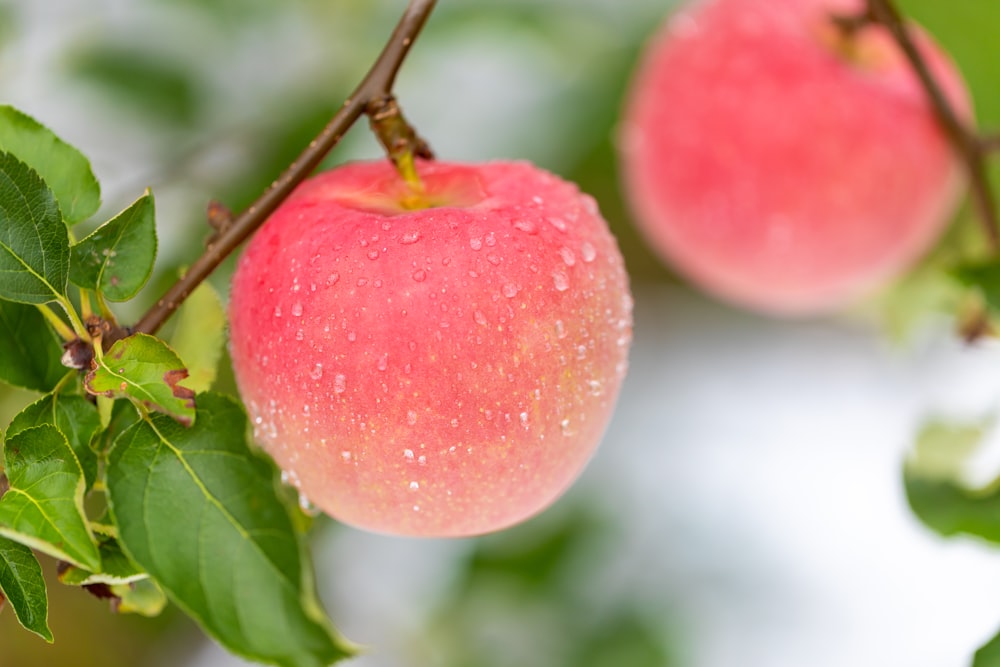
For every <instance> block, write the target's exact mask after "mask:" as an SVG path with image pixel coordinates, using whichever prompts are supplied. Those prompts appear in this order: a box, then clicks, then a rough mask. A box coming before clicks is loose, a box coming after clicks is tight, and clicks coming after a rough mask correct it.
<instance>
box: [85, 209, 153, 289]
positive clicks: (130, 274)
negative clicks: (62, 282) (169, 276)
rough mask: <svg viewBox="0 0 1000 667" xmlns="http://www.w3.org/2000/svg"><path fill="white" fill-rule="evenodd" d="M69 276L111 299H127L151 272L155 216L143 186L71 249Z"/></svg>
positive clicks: (147, 278) (139, 287)
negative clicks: (140, 193) (134, 197)
mask: <svg viewBox="0 0 1000 667" xmlns="http://www.w3.org/2000/svg"><path fill="white" fill-rule="evenodd" d="M70 252H71V257H72V261H71V262H70V271H69V279H70V280H72V281H73V282H74V283H75V284H77V285H79V286H80V287H84V288H86V289H91V290H96V291H99V292H101V293H102V294H104V296H105V297H106V298H107V299H109V300H111V301H127V300H128V299H131V298H132V297H133V296H135V295H136V293H138V291H139V290H140V289H142V286H143V285H145V284H146V281H147V280H149V276H150V275H151V274H152V273H153V262H154V260H155V259H156V217H155V207H154V203H153V195H152V194H151V193H150V192H149V191H148V190H147V191H146V194H144V195H143V196H142V197H139V199H137V200H136V201H135V202H133V203H132V204H131V205H130V206H129V207H128V208H126V209H125V210H124V211H122V212H121V213H119V214H118V215H116V216H115V217H114V218H112V219H111V220H109V221H108V222H106V223H104V224H103V225H101V226H100V227H98V228H97V229H96V230H94V232H93V233H92V234H91V235H90V236H88V237H87V238H85V239H83V240H82V241H80V242H79V243H77V244H76V245H74V246H73V247H72V248H71V249H70Z"/></svg>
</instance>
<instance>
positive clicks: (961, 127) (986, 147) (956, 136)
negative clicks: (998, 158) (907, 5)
mask: <svg viewBox="0 0 1000 667" xmlns="http://www.w3.org/2000/svg"><path fill="white" fill-rule="evenodd" d="M832 18H833V21H834V23H835V24H836V25H837V26H838V27H840V28H841V29H842V30H843V31H844V32H845V33H846V34H847V35H851V34H852V33H853V32H855V31H856V30H859V29H860V28H862V27H864V26H866V25H880V26H882V27H883V28H885V29H886V30H887V31H888V33H889V35H890V36H891V37H892V38H893V40H894V41H895V42H896V44H897V46H899V48H900V50H901V51H902V52H903V55H904V56H905V57H906V60H907V62H909V64H910V67H911V69H912V70H913V72H914V74H916V76H917V79H918V80H919V81H920V85H921V86H922V87H923V89H924V91H925V92H926V94H927V99H928V101H929V102H930V104H931V107H932V109H933V111H934V115H935V117H936V118H937V120H938V123H940V125H941V127H942V128H943V129H944V131H945V134H946V135H947V136H948V139H949V141H950V142H951V145H952V148H953V149H954V150H955V152H956V153H957V154H958V156H959V158H960V159H961V160H962V162H963V164H964V165H965V169H966V172H967V173H968V176H969V190H970V192H971V197H972V203H973V206H974V208H975V210H976V213H977V216H976V217H977V218H978V220H979V221H980V223H981V224H982V227H983V232H984V233H985V235H986V240H987V243H988V244H989V247H990V251H991V253H992V254H993V255H1000V218H998V214H997V206H996V197H995V195H994V194H993V190H992V188H991V187H990V184H989V179H988V176H987V171H986V166H987V165H986V157H987V155H988V153H989V152H990V151H992V150H996V149H997V148H998V146H1000V144H998V142H997V141H996V138H984V137H981V136H980V135H979V132H978V130H977V128H976V127H975V126H974V125H972V124H970V123H966V122H965V121H963V120H962V119H961V117H960V116H959V115H958V112H956V111H955V108H954V107H953V106H952V105H951V103H950V102H949V101H948V98H947V96H945V94H944V91H943V90H942V89H941V85H940V83H938V81H937V79H936V78H935V77H934V75H933V74H932V73H931V68H930V66H929V65H928V64H927V61H926V60H925V59H924V57H923V55H921V53H920V51H919V49H917V45H916V43H915V42H914V40H913V36H912V34H911V33H910V30H909V28H908V27H907V25H906V21H905V20H904V19H903V17H902V15H901V14H900V12H899V10H898V9H897V8H896V6H895V4H894V3H893V0H867V4H866V7H865V9H864V10H863V11H862V12H860V13H858V14H855V15H848V16H833V17H832Z"/></svg>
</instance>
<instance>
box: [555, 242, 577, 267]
mask: <svg viewBox="0 0 1000 667" xmlns="http://www.w3.org/2000/svg"><path fill="white" fill-rule="evenodd" d="M559 256H560V257H562V261H563V264H565V265H566V266H573V265H574V264H576V255H574V254H573V251H572V250H570V249H569V248H567V247H566V246H563V247H562V248H559Z"/></svg>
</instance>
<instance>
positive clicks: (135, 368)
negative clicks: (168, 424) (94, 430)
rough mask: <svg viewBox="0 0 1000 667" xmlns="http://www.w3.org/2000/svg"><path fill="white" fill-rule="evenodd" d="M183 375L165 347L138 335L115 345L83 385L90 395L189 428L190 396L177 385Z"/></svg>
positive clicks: (193, 412)
mask: <svg viewBox="0 0 1000 667" xmlns="http://www.w3.org/2000/svg"><path fill="white" fill-rule="evenodd" d="M95 361H96V360H95ZM187 375H188V373H187V369H185V368H184V364H183V362H181V360H180V359H179V358H178V357H177V354H176V353H175V352H174V351H173V350H171V349H170V348H169V347H167V344H166V343H164V342H163V341H162V340H160V339H159V338H156V337H155V336H150V335H148V334H141V333H140V334H134V335H132V336H129V337H128V338H122V339H121V340H118V341H115V343H114V345H112V346H111V349H110V350H108V351H107V352H105V353H104V357H103V359H101V361H100V362H98V363H97V364H96V367H95V368H94V370H92V371H90V372H89V373H87V377H86V380H85V385H86V387H87V391H89V392H91V393H92V394H98V395H103V396H107V397H109V398H112V397H115V396H127V397H129V398H132V399H134V400H137V401H139V402H141V403H142V404H143V405H145V406H146V407H148V408H150V409H153V410H159V411H161V412H165V413H167V414H168V415H171V416H172V417H174V418H175V419H178V420H180V421H181V422H182V423H184V424H185V425H188V426H189V425H190V424H191V422H192V420H193V419H194V415H195V410H194V392H193V391H191V389H189V388H188V387H182V386H181V385H180V384H179V383H180V382H181V381H182V380H183V379H184V378H186V377H187Z"/></svg>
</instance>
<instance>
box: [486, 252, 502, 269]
mask: <svg viewBox="0 0 1000 667" xmlns="http://www.w3.org/2000/svg"><path fill="white" fill-rule="evenodd" d="M486 261H487V262H489V263H490V264H492V265H493V266H500V258H499V257H498V256H497V255H496V253H492V252H491V253H490V254H488V255H486Z"/></svg>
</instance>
